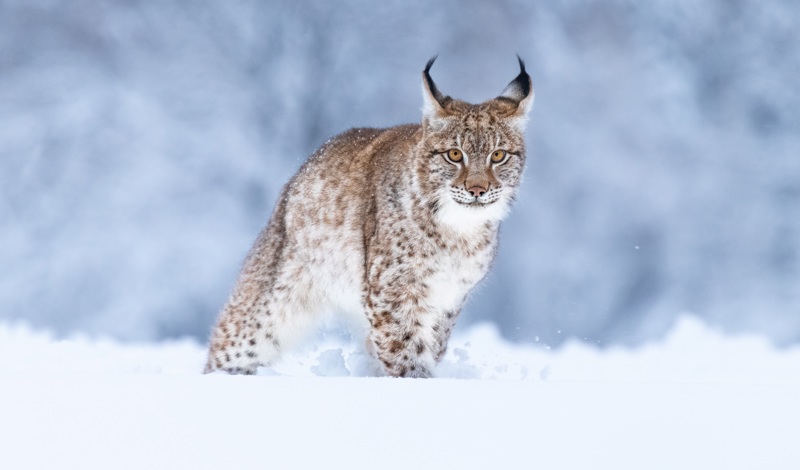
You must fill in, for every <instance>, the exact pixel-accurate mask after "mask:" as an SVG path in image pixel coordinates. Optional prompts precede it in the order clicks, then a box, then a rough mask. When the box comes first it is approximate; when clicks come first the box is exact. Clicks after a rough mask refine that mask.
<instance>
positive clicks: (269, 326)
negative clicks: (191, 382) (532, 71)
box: [205, 59, 533, 377]
mask: <svg viewBox="0 0 800 470" xmlns="http://www.w3.org/2000/svg"><path fill="white" fill-rule="evenodd" d="M433 60H434V59H431V61H430V62H429V63H428V65H427V66H426V68H425V70H424V72H423V98H424V106H423V118H422V123H421V124H420V125H403V126H397V127H392V128H388V129H368V128H363V129H351V130H349V131H347V132H345V133H343V134H341V135H339V136H337V137H335V138H333V139H331V140H330V141H328V142H327V143H325V144H324V145H323V146H322V147H321V148H320V149H319V150H317V151H316V152H315V153H314V154H313V155H312V156H311V157H310V158H309V159H308V161H307V162H306V163H305V164H304V165H303V166H302V168H301V169H300V171H299V172H298V173H297V174H296V175H295V176H294V177H293V178H292V179H291V180H290V181H289V183H288V184H287V185H286V186H285V187H284V189H283V193H282V195H281V197H280V199H279V201H278V203H277V207H276V208H275V212H274V214H273V215H272V218H271V219H270V221H269V224H268V225H267V227H266V228H265V229H264V231H263V232H262V233H261V234H260V235H259V237H258V239H257V240H256V242H255V244H254V246H253V248H252V249H251V251H250V253H249V254H248V256H247V258H246V259H245V262H244V266H243V267H242V270H241V273H240V275H239V278H238V280H237V282H236V285H235V287H234V289H233V292H232V293H231V296H230V299H229V300H228V302H227V304H226V305H225V307H224V309H223V311H222V313H221V315H220V317H219V320H218V323H217V325H216V328H215V329H214V331H213V333H212V337H211V344H210V349H209V354H208V362H207V365H206V368H205V371H206V372H213V371H216V370H224V371H227V372H230V373H237V374H238V373H242V374H252V373H254V372H255V371H256V369H257V368H258V367H259V366H262V365H270V364H272V363H273V362H274V361H275V359H276V358H277V357H278V356H279V354H280V353H281V351H283V350H285V349H287V348H289V347H291V345H292V344H293V343H294V342H295V341H296V340H297V339H298V338H300V337H301V336H302V334H303V333H304V331H305V330H306V329H307V328H308V327H310V326H312V325H313V324H314V322H315V320H317V319H318V318H319V317H320V315H321V314H322V313H324V312H326V311H331V310H337V311H343V312H351V313H355V314H356V315H357V316H358V317H359V318H361V321H362V322H363V321H364V319H366V322H364V325H365V327H366V331H367V332H368V338H367V347H368V349H369V350H370V351H371V352H372V354H373V355H374V356H375V357H376V358H377V359H378V360H379V361H380V363H381V364H382V366H383V369H384V371H385V372H386V374H388V375H392V376H401V377H428V376H430V375H431V374H432V372H433V369H434V366H435V365H436V364H437V362H438V361H439V360H440V359H441V358H442V356H443V355H444V353H445V350H446V348H447V341H448V339H449V337H450V333H451V331H452V329H453V326H454V324H455V321H456V318H457V317H458V315H459V312H460V311H461V308H462V306H463V305H464V302H465V300H466V297H467V295H468V293H469V291H470V290H471V289H472V288H473V287H474V286H475V285H476V284H477V283H478V282H479V281H480V280H481V279H482V278H483V277H484V276H485V275H486V273H487V272H488V270H489V267H490V265H491V264H492V259H493V258H494V256H495V251H496V248H497V232H498V226H499V223H500V220H501V219H502V218H503V217H504V216H505V215H506V213H507V212H508V208H509V205H510V204H511V202H512V201H513V199H514V194H515V191H516V189H517V186H518V185H519V182H520V176H521V174H522V170H523V167H524V164H525V142H524V139H523V132H524V128H525V119H526V116H527V113H528V111H529V110H530V107H531V104H532V102H533V88H532V86H531V82H530V77H529V76H528V74H527V73H526V72H525V68H524V65H523V63H522V61H521V60H520V69H521V70H520V74H519V75H518V76H517V77H516V78H515V79H514V80H513V81H512V82H511V83H510V84H509V86H508V87H507V88H506V90H505V91H504V92H503V94H502V95H501V96H499V97H498V98H495V99H493V100H489V101H486V102H484V103H481V104H477V105H473V104H469V103H465V102H463V101H459V100H454V99H452V98H450V97H449V96H445V95H443V94H442V93H441V92H439V90H438V89H437V88H436V85H435V84H434V82H433V80H432V79H431V78H430V74H429V71H430V68H431V65H432V64H433ZM451 149H458V150H460V151H461V152H462V155H463V158H462V159H461V161H460V162H455V161H452V160H451V159H449V158H448V151H449V150H451ZM498 149H499V150H503V151H505V152H506V156H507V158H506V160H505V161H503V162H502V163H500V164H495V163H492V161H491V158H490V157H491V155H492V152H494V151H495V150H498Z"/></svg>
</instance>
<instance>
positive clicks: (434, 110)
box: [422, 56, 451, 128]
mask: <svg viewBox="0 0 800 470" xmlns="http://www.w3.org/2000/svg"><path fill="white" fill-rule="evenodd" d="M436 57H437V56H433V57H431V60H429V61H428V64H427V65H425V70H423V71H422V120H423V123H425V122H427V124H428V125H430V126H433V127H434V128H439V127H442V126H443V125H444V122H443V119H442V118H444V117H445V116H446V115H447V113H446V112H445V109H444V108H445V106H446V105H447V102H448V101H450V100H451V98H450V97H449V96H445V95H443V94H442V92H440V91H439V89H438V88H436V84H435V83H433V79H432V78H431V74H430V70H431V66H433V62H434V61H435V60H436Z"/></svg>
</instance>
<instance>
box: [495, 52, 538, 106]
mask: <svg viewBox="0 0 800 470" xmlns="http://www.w3.org/2000/svg"><path fill="white" fill-rule="evenodd" d="M517 60H518V61H519V75H517V76H516V77H515V78H514V80H511V83H509V84H508V86H507V87H506V89H505V90H503V93H502V94H501V95H500V98H505V99H509V100H511V101H514V102H516V103H517V104H519V103H521V102H522V101H523V100H524V99H525V98H527V97H528V96H529V95H530V94H531V77H530V76H529V75H528V72H526V71H525V62H523V61H522V57H520V56H519V54H517Z"/></svg>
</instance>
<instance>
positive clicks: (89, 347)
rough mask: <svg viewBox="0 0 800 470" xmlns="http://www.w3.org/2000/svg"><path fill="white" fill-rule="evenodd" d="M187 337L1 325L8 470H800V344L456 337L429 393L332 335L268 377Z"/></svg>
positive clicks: (743, 339) (0, 429) (490, 334)
mask: <svg viewBox="0 0 800 470" xmlns="http://www.w3.org/2000/svg"><path fill="white" fill-rule="evenodd" d="M204 354H205V351H204V347H203V346H202V345H199V344H197V343H196V342H194V341H190V340H184V341H170V342H164V343H156V344H123V343H119V342H117V341H113V340H105V339H94V338H89V337H74V338H71V339H69V340H54V339H53V338H52V337H51V336H50V335H48V334H45V333H41V332H36V331H32V330H31V329H30V328H28V327H26V326H24V325H20V324H13V325H7V324H6V325H2V324H0V468H3V469H34V468H35V469H40V468H57V469H66V468H80V469H92V468H98V469H100V468H102V469H110V468H137V469H138V468H149V469H158V468H165V469H167V468H168V469H173V468H181V469H184V468H185V469H198V468H209V469H216V468H442V469H462V468H492V469H494V468H498V469H501V468H581V469H585V468H592V469H596V468H632V469H633V468H635V469H645V468H646V469H658V468H689V469H692V468H703V469H706V468H714V469H723V468H724V469H735V468H759V469H767V468H768V469H776V468H787V469H788V468H798V465H800V446H798V443H800V407H798V406H797V397H798V396H800V373H799V371H800V348H798V347H794V348H791V349H783V350H778V349H775V348H774V347H773V346H771V345H770V344H769V342H768V341H766V340H765V339H763V338H761V337H757V336H739V337H731V336H725V335H723V334H720V333H718V332H717V331H714V330H711V329H709V328H708V327H706V326H705V325H704V324H702V323H700V322H699V321H698V320H697V319H695V318H694V317H690V316H683V317H681V319H680V320H679V321H678V322H677V324H676V325H674V327H673V329H672V331H671V333H670V334H669V335H668V336H667V337H666V339H665V340H664V341H662V342H660V343H651V344H649V345H648V346H645V347H641V348H637V349H622V348H611V349H598V348H594V347H592V346H589V345H587V344H586V343H582V342H578V341H575V340H573V341H569V342H567V343H566V345H565V346H563V347H560V348H558V349H550V348H549V347H548V346H546V345H544V344H530V345H518V344H512V343H508V342H506V341H504V340H502V339H501V337H500V335H499V334H498V332H497V331H496V329H495V327H494V326H490V325H476V326H473V327H471V328H470V329H468V330H465V331H462V332H457V334H456V336H455V337H454V338H453V340H452V341H451V343H450V350H449V352H448V355H447V356H446V358H445V360H444V361H443V363H442V364H441V366H440V368H439V369H438V371H437V372H438V374H437V375H438V377H437V378H435V379H429V380H414V379H392V378H386V377H375V378H367V377H364V376H367V375H370V374H372V372H371V362H370V361H369V360H367V358H366V356H365V355H364V353H363V351H362V350H361V348H360V347H359V346H358V344H357V342H355V341H353V340H351V339H350V338H348V337H347V336H346V335H342V334H339V333H337V332H336V331H327V332H321V333H320V334H319V335H318V337H317V338H316V340H315V341H312V342H310V343H309V344H308V345H306V346H305V347H303V348H301V349H300V350H298V351H297V352H295V353H293V354H291V355H289V356H287V357H286V358H285V359H284V360H283V361H282V362H281V363H280V364H278V365H276V366H275V367H274V368H272V369H263V370H261V371H260V372H261V373H260V375H259V376H257V377H242V376H227V375H224V374H214V375H202V374H200V373H199V372H200V370H201V367H202V364H203V360H204Z"/></svg>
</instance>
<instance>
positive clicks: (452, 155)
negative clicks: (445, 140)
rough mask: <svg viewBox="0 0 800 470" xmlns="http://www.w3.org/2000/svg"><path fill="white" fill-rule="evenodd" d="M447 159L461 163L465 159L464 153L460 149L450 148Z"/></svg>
mask: <svg viewBox="0 0 800 470" xmlns="http://www.w3.org/2000/svg"><path fill="white" fill-rule="evenodd" d="M447 159H448V160H450V161H451V162H453V163H459V162H461V160H463V159H464V154H463V153H461V150H459V149H450V150H448V151H447Z"/></svg>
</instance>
